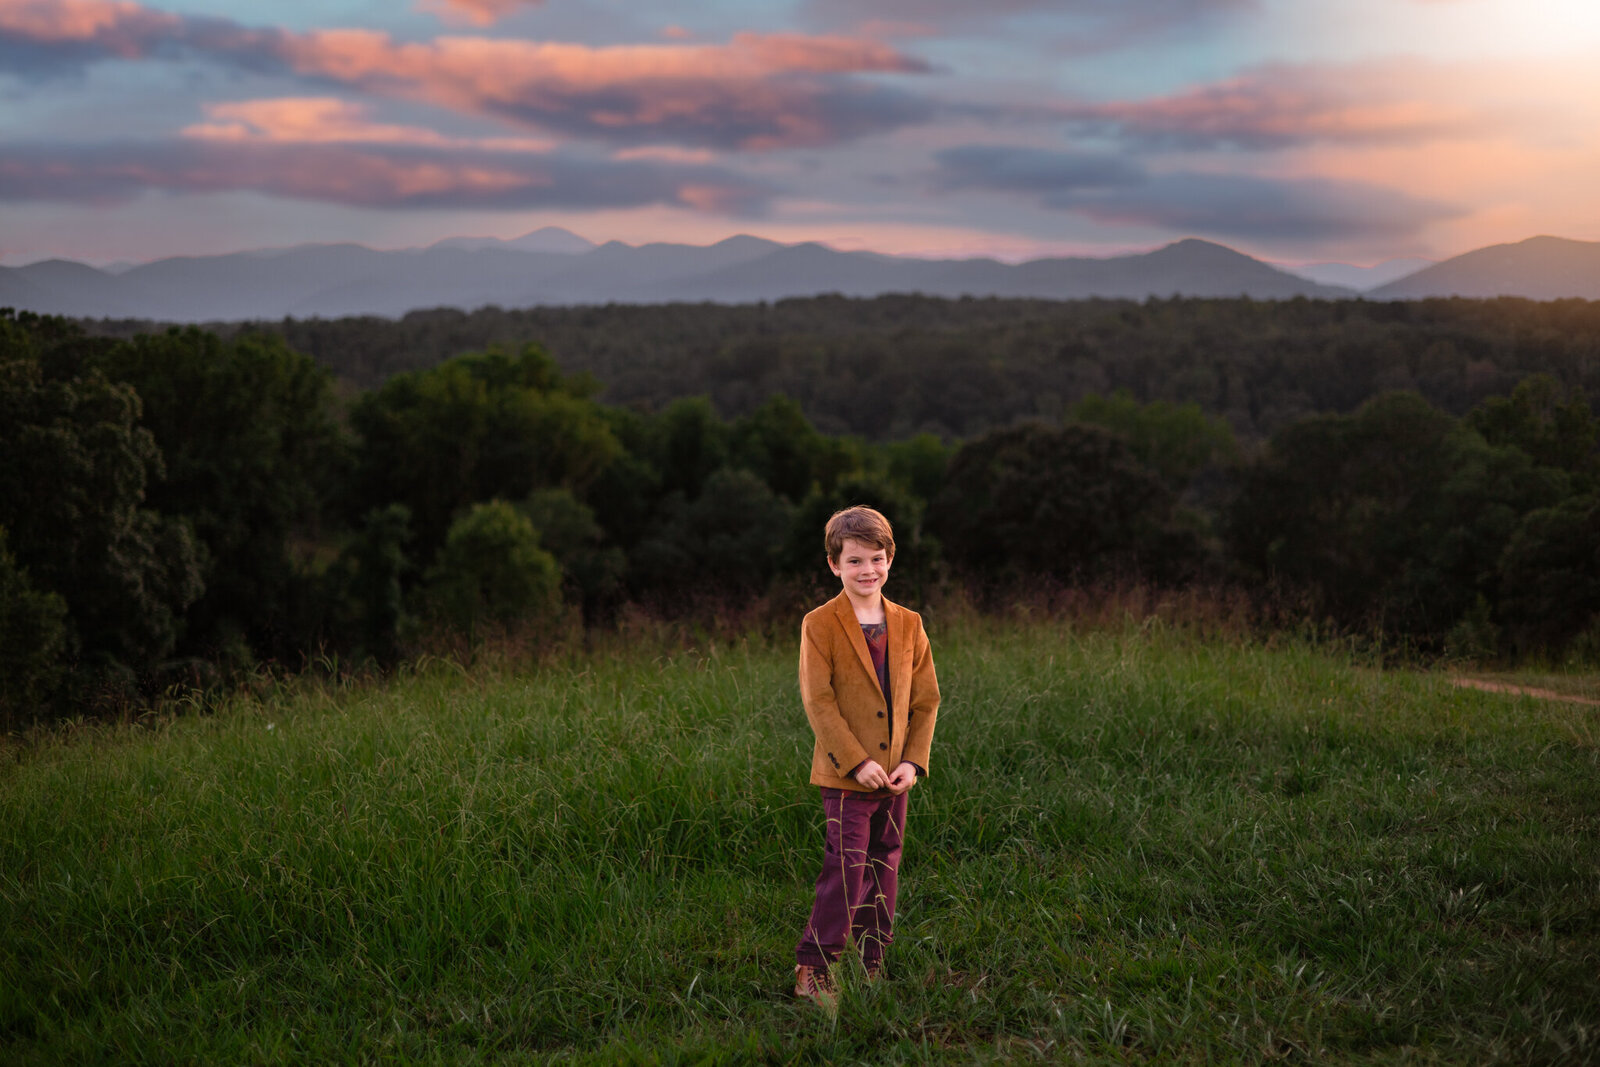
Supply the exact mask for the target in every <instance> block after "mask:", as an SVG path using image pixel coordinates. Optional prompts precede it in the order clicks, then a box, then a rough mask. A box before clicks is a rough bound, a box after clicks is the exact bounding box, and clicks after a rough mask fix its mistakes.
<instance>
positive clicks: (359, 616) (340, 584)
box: [330, 504, 412, 664]
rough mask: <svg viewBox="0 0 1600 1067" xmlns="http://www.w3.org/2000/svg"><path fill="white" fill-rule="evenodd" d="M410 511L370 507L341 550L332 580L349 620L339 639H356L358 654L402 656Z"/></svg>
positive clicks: (385, 659)
mask: <svg viewBox="0 0 1600 1067" xmlns="http://www.w3.org/2000/svg"><path fill="white" fill-rule="evenodd" d="M410 541H411V513H410V512H409V511H408V510H407V509H406V506H405V505H404V504H390V505H389V506H388V507H383V508H374V509H373V510H372V511H370V512H368V513H367V516H366V518H365V520H364V521H363V522H362V524H361V530H360V532H359V533H358V534H357V535H356V537H355V538H354V540H352V541H351V543H350V544H349V545H347V546H346V547H345V550H344V551H343V552H342V553H341V554H340V557H339V561H338V564H337V565H336V567H335V568H334V570H335V574H334V576H333V578H332V581H331V583H330V584H332V585H333V586H334V587H335V588H337V589H341V590H342V591H343V592H344V595H345V598H346V604H345V613H346V615H347V616H348V619H347V620H341V621H342V622H343V625H341V627H340V633H339V634H337V635H336V639H343V640H350V639H353V640H354V641H355V642H356V644H355V652H356V654H357V656H358V657H359V656H371V657H372V658H373V659H375V660H377V661H378V662H379V663H382V664H390V663H393V662H395V660H397V659H399V657H400V637H401V634H402V632H403V631H404V630H405V628H406V625H407V623H408V621H409V616H408V614H407V612H406V606H405V593H404V587H403V581H404V578H405V576H406V573H407V572H408V571H410V570H411V567H412V565H411V560H410V559H409V558H408V557H407V555H406V545H407V544H408V543H409V542H410Z"/></svg>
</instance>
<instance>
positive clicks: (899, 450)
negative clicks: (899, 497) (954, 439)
mask: <svg viewBox="0 0 1600 1067" xmlns="http://www.w3.org/2000/svg"><path fill="white" fill-rule="evenodd" d="M884 451H885V453H886V454H887V458H888V474H889V479H890V481H893V482H895V483H896V484H898V485H901V486H903V487H904V488H906V489H908V490H910V492H911V493H912V494H913V495H914V496H916V497H917V498H918V499H920V500H921V501H923V503H927V502H928V501H930V500H932V499H933V498H934V497H936V496H938V495H939V490H940V489H943V488H944V479H945V472H946V470H948V469H949V467H950V457H951V456H953V455H955V451H956V450H955V449H954V448H952V447H950V446H948V445H946V444H945V443H944V442H943V441H941V440H939V439H938V438H937V437H935V436H934V435H933V434H931V433H919V434H916V435H915V436H913V437H909V438H907V439H906V440H904V441H892V442H890V443H889V444H888V445H886V446H885V449H884Z"/></svg>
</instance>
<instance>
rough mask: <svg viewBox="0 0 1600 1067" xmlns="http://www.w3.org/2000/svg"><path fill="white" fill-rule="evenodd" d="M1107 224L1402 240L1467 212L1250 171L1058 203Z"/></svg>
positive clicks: (1380, 189)
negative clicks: (1435, 223) (1265, 175)
mask: <svg viewBox="0 0 1600 1067" xmlns="http://www.w3.org/2000/svg"><path fill="white" fill-rule="evenodd" d="M1047 203H1048V205H1049V206H1051V207H1057V208H1061V209H1063V210H1068V211H1075V212H1077V213H1079V214H1082V215H1085V216H1087V217H1089V218H1092V219H1095V220H1097V221H1100V222H1122V223H1140V224H1144V225H1151V226H1161V227H1164V228H1166V229H1169V230H1174V231H1179V232H1182V233H1198V234H1206V235H1210V236H1216V237H1241V238H1251V239H1254V240H1259V241H1284V242H1290V241H1306V240H1312V241H1316V240H1350V239H1361V238H1387V239H1396V238H1402V237H1410V236H1412V235H1414V234H1416V233H1417V232H1419V231H1420V230H1421V229H1422V228H1423V227H1424V226H1426V225H1428V224H1430V223H1433V222H1439V221H1441V220H1444V219H1450V218H1457V217H1460V216H1461V215H1462V214H1464V212H1463V211H1462V210H1461V209H1459V208H1456V207H1453V206H1451V205H1448V204H1443V203H1440V202H1438V201H1434V200H1425V199H1422V198H1419V197H1414V196H1411V195H1410V194H1408V193H1404V192H1401V191H1400V190H1398V189H1391V188H1388V187H1386V186H1381V185H1371V184H1368V183H1366V182H1351V181H1331V180H1326V179H1320V178H1307V179H1283V178H1259V177H1255V176H1252V175H1243V174H1195V173H1173V174H1160V175H1152V176H1151V177H1150V178H1149V179H1148V180H1147V181H1145V182H1143V183H1141V184H1139V185H1137V186H1131V187H1128V188H1123V189H1116V190H1109V191H1096V192H1093V193H1091V194H1088V195H1077V196H1066V197H1058V198H1052V199H1050V200H1048V201H1047Z"/></svg>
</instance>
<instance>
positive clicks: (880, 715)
mask: <svg viewBox="0 0 1600 1067" xmlns="http://www.w3.org/2000/svg"><path fill="white" fill-rule="evenodd" d="M878 718H880V719H881V718H883V712H881V711H880V712H878Z"/></svg>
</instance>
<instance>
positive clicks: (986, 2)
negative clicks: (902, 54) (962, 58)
mask: <svg viewBox="0 0 1600 1067" xmlns="http://www.w3.org/2000/svg"><path fill="white" fill-rule="evenodd" d="M1257 6H1258V0H805V3H804V5H803V7H802V12H803V13H804V15H805V16H806V17H807V18H808V19H810V20H811V22H812V23H813V24H815V25H822V26H861V25H867V24H872V23H877V24H880V25H887V26H890V27H892V26H894V25H896V24H900V25H904V26H907V27H913V26H920V27H929V28H933V29H940V30H942V29H951V28H956V27H959V28H961V29H963V30H965V31H969V32H970V31H972V30H973V29H974V28H981V27H982V26H992V25H994V24H995V23H997V22H1003V21H1004V20H1006V19H1007V18H1008V17H1015V16H1025V15H1032V14H1045V15H1049V16H1050V17H1051V18H1052V19H1055V20H1057V21H1058V22H1060V23H1061V25H1062V26H1063V27H1064V33H1065V34H1066V35H1067V37H1068V40H1067V41H1066V44H1067V45H1069V46H1070V47H1069V50H1072V51H1083V52H1088V51H1096V50H1101V49H1115V48H1120V47H1124V46H1126V45H1128V44H1132V43H1134V42H1135V41H1139V40H1143V39H1147V38H1150V37H1157V36H1161V35H1163V34H1167V33H1170V32H1172V31H1173V30H1175V29H1180V28H1183V27H1192V26H1195V25H1198V24H1201V23H1204V22H1207V21H1210V20H1212V19H1214V18H1216V17H1217V16H1219V15H1228V14H1232V13H1235V12H1240V11H1250V10H1253V9H1255V8H1256V7H1257Z"/></svg>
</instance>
